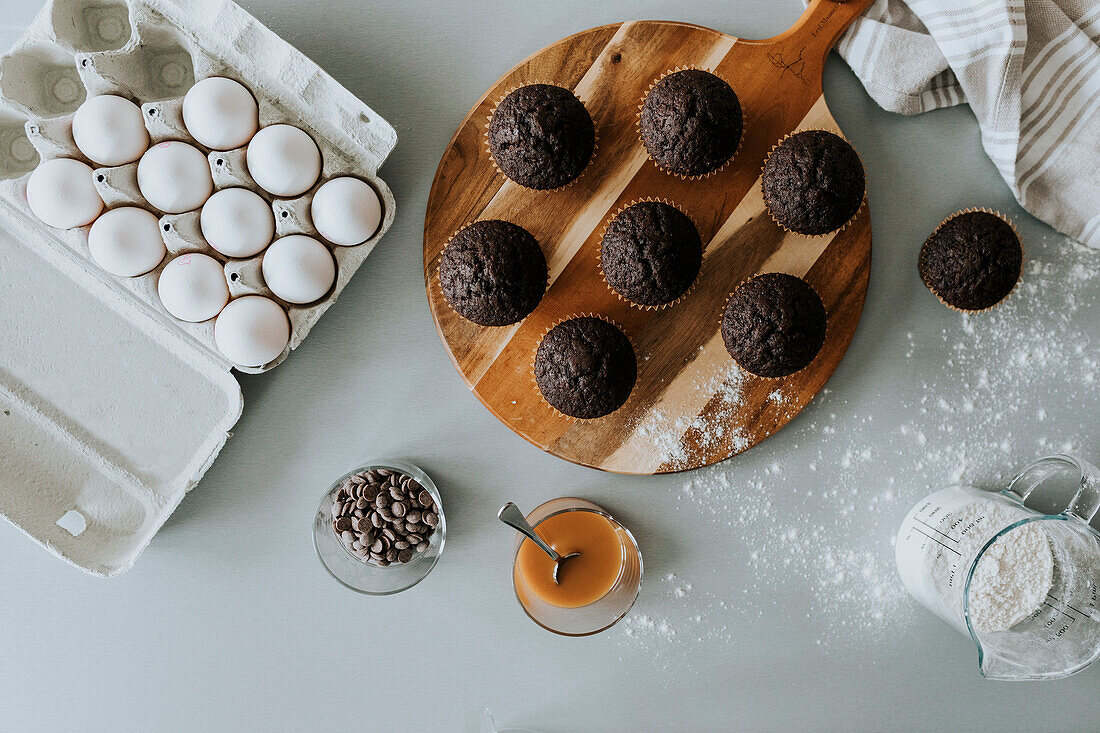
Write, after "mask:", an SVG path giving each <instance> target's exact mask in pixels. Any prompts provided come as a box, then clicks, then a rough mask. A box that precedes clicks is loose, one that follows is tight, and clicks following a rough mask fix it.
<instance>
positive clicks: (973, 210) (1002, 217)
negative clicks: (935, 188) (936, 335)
mask: <svg viewBox="0 0 1100 733" xmlns="http://www.w3.org/2000/svg"><path fill="white" fill-rule="evenodd" d="M977 212H982V213H983V214H992V215H993V216H995V217H997V218H998V219H1000V220H1001V221H1003V222H1004V223H1005V224H1008V225H1009V226H1010V227H1011V228H1012V233H1013V234H1015V235H1016V241H1017V242H1019V243H1020V274H1019V275H1018V276H1017V277H1016V283H1015V284H1014V285H1013V286H1012V289H1011V290H1009V291H1008V292H1007V293H1005V294H1004V296H1003V297H1002V298H1001V299H1000V300H998V301H997V302H996V303H994V304H993V305H990V306H986V307H985V308H978V309H976V310H967V309H966V308H959V307H958V306H954V305H951V304H950V303H948V302H947V301H946V300H944V299H943V297H942V296H941V295H940V294H939V293H938V292H936V289H935V288H933V287H932V285H931V284H930V283H929V282H928V280H927V279H926V278H925V277H924V274H923V273H921V281H922V282H923V283H924V287H926V288H928V289H929V290H930V291H931V292H932V295H935V296H936V300H938V301H940V302H941V303H943V304H944V305H945V306H947V307H948V308H950V309H951V310H953V311H955V312H956V313H965V314H973V313H986V312H988V311H991V310H993V309H994V308H999V307H1000V305H1001V303H1004V302H1005V301H1006V300H1008V296H1010V295H1012V294H1013V293H1015V292H1016V289H1017V288H1018V287H1020V281H1021V280H1023V279H1024V260H1025V259H1026V257H1027V252H1025V251H1024V240H1023V239H1022V238H1021V237H1020V231H1019V230H1018V229H1017V228H1016V225H1015V224H1014V223H1013V222H1012V220H1011V219H1009V218H1008V217H1007V216H1005V215H1004V214H1002V213H1001V212H999V211H995V210H993V209H987V208H985V207H984V206H982V207H979V208H967V209H963V210H962V211H956V212H955V213H954V214H950V215H949V216H947V217H946V218H944V220H943V221H941V222H940V223H939V224H937V225H936V228H935V229H933V230H932V233H931V234H929V235H928V238H927V239H925V240H924V241H925V242H927V241H928V240H929V239H931V238H932V237H934V236H936V232H938V231H939V230H940V228H941V227H943V225H944V224H946V223H947V222H949V221H951V220H952V219H954V218H955V217H956V216H961V215H963V214H974V213H977ZM921 248H922V249H923V245H921ZM917 258H918V262H919V259H920V254H919V253H918V255H917ZM918 270H919V267H918Z"/></svg>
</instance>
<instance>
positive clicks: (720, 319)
mask: <svg viewBox="0 0 1100 733" xmlns="http://www.w3.org/2000/svg"><path fill="white" fill-rule="evenodd" d="M772 272H775V273H777V274H781V275H790V274H791V273H789V272H782V273H780V272H779V271H777V270H769V271H768V272H758V273H756V274H755V275H753V276H752V277H746V278H744V279H743V280H741V282H739V283H737V287H735V288H734V289H733V290H731V291H730V293H729V295H727V296H726V299H725V301H724V302H723V304H722V315H720V316H719V317H718V334H719V335H721V334H722V323H723V322H724V321H725V320H726V308H728V307H729V302H730V298H732V297H733V294H734V293H736V292H737V291H738V290H739V289H740V288H741V286H742V285H744V284H745V283H747V282H749V281H750V280H755V279H756V278H758V277H760V276H761V275H768V274H770V273H772ZM792 277H797V278H798V279H799V280H801V281H802V282H804V283H806V286H807V287H809V288H810V290H813V291H814V295H816V296H817V297H818V299H819V300H821V293H819V292H817V288H815V287H814V286H813V285H810V283H809V282H808V281H807V280H806V278H804V277H801V276H799V275H792ZM821 305H822V307H824V306H825V301H824V300H821ZM828 340H829V309H828V308H826V309H825V336H824V338H822V339H821V348H820V349H818V350H817V353H816V354H814V358H812V359H810V361H809V363H807V364H806V366H804V367H802V368H801V369H796V370H795V371H793V372H791V373H790V374H784V375H783V376H782V377H765V376H764V375H763V374H757V373H756V372H754V371H750V370H749V369H748V368H747V367H745V366H744V365H743V364H742V363H741V362H739V361H737V357H735V356H734V355H733V354H730V352H729V349H727V348H726V340H725V339H724V338H723V339H722V348H723V349H724V350H725V352H726V354H728V355H729V357H730V358H731V359H733V363H734V364H736V365H737V368H738V369H740V370H741V371H743V372H744V373H745V374H748V375H749V376H752V377H756V378H757V379H763V380H765V381H768V382H782V381H783V380H785V379H789V378H790V377H793V376H794V375H796V374H799V373H801V372H804V371H806V370H807V369H809V368H810V367H811V366H813V363H814V362H815V361H817V357H819V356H820V355H821V350H822V349H824V348H825V342H826V341H828Z"/></svg>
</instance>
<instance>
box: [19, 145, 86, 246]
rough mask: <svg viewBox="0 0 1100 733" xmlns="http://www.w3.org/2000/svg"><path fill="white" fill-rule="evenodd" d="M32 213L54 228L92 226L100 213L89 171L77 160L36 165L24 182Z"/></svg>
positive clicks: (54, 160) (62, 159)
mask: <svg viewBox="0 0 1100 733" xmlns="http://www.w3.org/2000/svg"><path fill="white" fill-rule="evenodd" d="M27 205H29V206H30V207H31V213H33V214H34V215H35V216H37V217H38V218H39V219H41V220H42V221H43V222H44V223H45V224H47V225H49V226H51V227H55V228H57V229H72V228H73V227H82V226H84V225H86V224H91V223H92V222H93V221H95V218H96V217H97V216H99V212H101V211H103V199H101V198H100V197H99V191H97V190H96V187H95V182H94V181H93V180H92V169H91V168H90V167H89V166H88V165H87V164H86V163H81V162H80V161H79V160H73V159H72V158H54V159H53V160H47V161H45V162H44V163H41V164H39V166H38V167H37V168H35V169H34V172H33V173H31V175H30V178H28V179H27Z"/></svg>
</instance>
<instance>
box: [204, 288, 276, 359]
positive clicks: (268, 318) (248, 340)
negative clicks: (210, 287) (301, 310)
mask: <svg viewBox="0 0 1100 733" xmlns="http://www.w3.org/2000/svg"><path fill="white" fill-rule="evenodd" d="M289 341H290V321H289V320H288V319H287V316H286V311H284V310H283V309H282V307H281V306H280V305H279V304H278V303H276V302H275V301H274V300H272V299H271V298H265V297H263V296H262V295H245V296H243V297H241V298H237V299H236V300H234V301H233V302H231V303H230V304H229V305H227V306H226V307H225V310H223V311H222V312H221V313H220V314H219V315H218V320H216V321H214V342H215V343H216V344H217V345H218V350H219V351H221V352H222V354H224V355H225V356H226V358H228V359H229V360H230V361H232V362H233V363H235V364H240V365H241V366H249V367H258V366H263V365H264V364H266V363H268V362H269V361H271V360H272V359H274V358H275V357H277V356H278V355H279V354H281V353H283V349H285V348H286V345H287V342H289Z"/></svg>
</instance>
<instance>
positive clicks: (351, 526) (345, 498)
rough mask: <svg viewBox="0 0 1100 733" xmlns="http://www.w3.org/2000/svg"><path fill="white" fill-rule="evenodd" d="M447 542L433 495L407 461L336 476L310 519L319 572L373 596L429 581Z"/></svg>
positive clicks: (376, 464)
mask: <svg viewBox="0 0 1100 733" xmlns="http://www.w3.org/2000/svg"><path fill="white" fill-rule="evenodd" d="M446 539H447V522H446V519H445V518H444V516H443V502H442V501H441V500H440V498H439V490H438V489H437V488H436V487H435V484H434V483H432V480H431V479H430V478H428V475H427V474H426V473H424V472H423V471H421V470H420V469H419V468H417V467H416V466H414V465H412V464H411V463H407V462H405V461H374V462H372V463H369V464H367V465H365V466H361V467H360V468H356V469H353V470H351V471H349V472H348V473H346V474H344V475H343V476H341V477H340V478H338V479H336V481H335V482H334V483H333V484H332V486H330V487H329V488H328V490H327V491H325V494H324V496H322V497H321V505H320V506H319V507H318V508H317V516H316V517H314V520H313V546H314V547H315V548H317V556H318V557H319V558H321V563H322V564H323V565H324V566H325V569H326V570H328V571H329V573H330V574H331V575H332V577H334V578H336V579H337V580H338V581H340V582H341V583H343V584H344V585H346V586H347V587H348V588H351V589H352V590H355V591H359V592H360V593H366V594H368V595H372V596H388V595H391V594H393V593H400V592H401V591H403V590H408V589H409V588H412V587H413V586H414V585H416V584H417V583H419V582H420V581H421V580H423V579H424V578H425V577H427V575H428V573H430V572H431V571H432V568H434V567H435V564H436V562H437V561H438V560H439V556H440V555H442V554H443V543H444V541H445V540H446Z"/></svg>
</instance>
